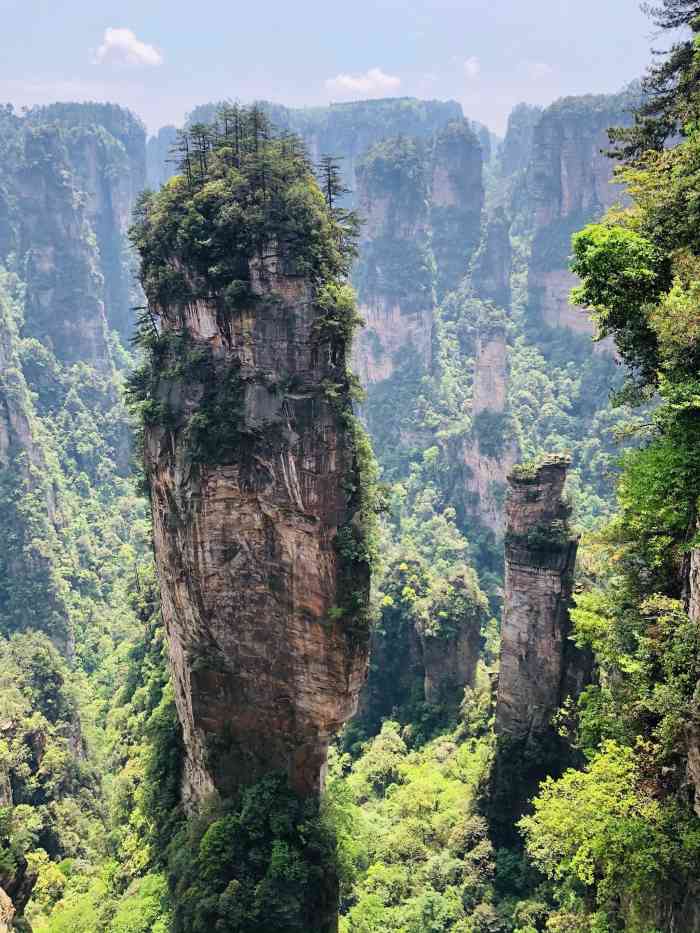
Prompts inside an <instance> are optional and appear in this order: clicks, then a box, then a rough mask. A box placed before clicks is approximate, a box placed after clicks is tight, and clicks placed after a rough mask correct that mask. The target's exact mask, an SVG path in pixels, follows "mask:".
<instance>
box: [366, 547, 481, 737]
mask: <svg viewBox="0 0 700 933" xmlns="http://www.w3.org/2000/svg"><path fill="white" fill-rule="evenodd" d="M382 589H383V591H384V595H385V597H387V598H385V599H384V600H383V603H382V607H381V618H380V620H379V624H378V625H377V626H376V627H375V629H374V631H373V633H372V650H371V665H370V675H369V679H368V683H367V689H366V690H365V692H364V694H363V702H362V710H361V713H360V716H361V718H362V720H363V721H364V722H365V723H366V724H367V725H368V726H369V728H370V729H374V728H376V727H378V725H379V724H380V723H381V721H382V720H383V719H386V718H387V717H392V716H399V718H401V717H402V715H405V711H406V710H407V709H409V708H410V707H411V704H415V702H416V700H417V699H418V698H420V699H422V700H423V701H424V702H425V703H428V704H430V705H431V706H433V707H434V708H436V709H440V710H442V711H443V713H447V714H448V715H454V714H456V712H457V710H458V708H459V704H460V703H461V701H462V699H463V697H464V689H465V687H471V686H473V685H474V681H475V677H476V669H477V665H478V662H479V657H480V654H481V649H482V646H483V645H482V631H483V627H484V625H485V623H486V622H487V620H488V615H489V613H488V602H487V600H486V597H485V596H484V594H483V593H482V592H481V591H480V589H479V586H478V582H477V578H476V575H475V574H474V573H473V571H470V570H467V569H466V568H456V569H455V570H454V571H452V572H450V573H448V574H446V575H445V576H444V577H443V578H440V579H439V580H433V581H432V582H430V581H429V578H428V575H426V573H425V567H424V565H422V564H421V562H420V561H419V560H417V559H416V558H410V557H407V558H405V559H401V560H399V561H398V563H397V564H395V565H392V566H391V567H390V568H389V570H388V572H387V575H386V579H385V580H384V581H383V583H382ZM402 710H403V713H402Z"/></svg>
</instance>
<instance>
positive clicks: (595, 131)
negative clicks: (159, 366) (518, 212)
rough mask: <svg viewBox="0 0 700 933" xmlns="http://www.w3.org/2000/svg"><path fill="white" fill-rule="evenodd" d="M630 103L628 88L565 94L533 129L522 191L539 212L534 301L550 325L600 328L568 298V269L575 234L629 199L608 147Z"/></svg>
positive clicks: (532, 281) (531, 207) (533, 257)
mask: <svg viewBox="0 0 700 933" xmlns="http://www.w3.org/2000/svg"><path fill="white" fill-rule="evenodd" d="M632 102H633V98H632V96H631V95H628V94H620V95H610V96H599V97H593V96H589V97H571V98H564V99H563V100H560V101H557V102H556V103H555V104H553V105H552V106H551V107H548V108H547V109H546V110H545V111H544V112H543V114H542V116H541V118H540V119H539V121H538V122H537V123H536V125H535V126H534V129H533V131H532V149H531V153H532V154H531V158H530V163H529V165H528V168H527V173H526V183H525V194H524V202H525V203H526V204H527V210H528V213H531V215H532V217H533V218H534V227H533V233H534V239H533V245H532V255H531V261H530V266H529V282H528V288H529V292H530V303H531V305H532V306H533V307H536V308H538V309H539V312H540V315H541V317H542V318H543V319H544V321H545V322H546V323H547V324H548V325H550V326H552V327H562V328H566V329H569V330H574V331H576V332H577V333H583V334H588V335H593V334H594V332H595V328H594V326H593V324H592V322H591V321H590V319H589V317H588V315H587V314H586V312H585V310H584V309H580V308H576V307H574V306H571V305H570V304H569V301H568V295H569V291H570V289H571V286H572V285H573V284H575V280H574V278H573V276H572V275H571V274H570V273H569V271H568V265H569V262H568V257H569V255H570V253H571V243H570V241H571V234H572V233H574V232H575V231H577V230H580V229H581V228H582V227H583V226H584V225H585V224H586V223H590V222H591V221H594V220H597V219H598V218H599V217H601V216H602V214H603V213H604V212H605V211H606V210H607V208H609V207H611V206H612V205H613V204H615V203H620V202H621V201H622V199H623V194H622V189H621V187H620V186H619V185H616V184H614V183H613V171H614V168H615V162H614V161H613V160H612V159H610V158H609V157H608V156H607V155H606V154H605V150H606V149H608V148H609V140H608V133H607V131H608V128H609V127H611V126H621V125H624V124H626V123H629V120H630V115H629V108H630V107H631V106H632ZM604 349H605V350H606V351H611V349H612V348H611V346H610V344H605V346H604Z"/></svg>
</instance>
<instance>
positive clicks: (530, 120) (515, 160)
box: [500, 104, 542, 176]
mask: <svg viewBox="0 0 700 933" xmlns="http://www.w3.org/2000/svg"><path fill="white" fill-rule="evenodd" d="M541 117H542V108H541V107H534V106H532V105H531V104H518V105H517V107H515V108H514V109H513V111H512V112H511V114H510V116H509V117H508V127H507V129H506V135H505V138H504V140H503V145H502V146H501V151H500V163H501V173H502V174H503V175H505V176H511V175H515V174H517V173H518V172H522V171H524V170H525V169H526V168H527V166H528V165H529V163H530V159H531V156H532V144H533V139H534V135H535V127H536V126H537V124H538V123H539V121H540V119H541Z"/></svg>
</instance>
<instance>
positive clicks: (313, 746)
mask: <svg viewBox="0 0 700 933" xmlns="http://www.w3.org/2000/svg"><path fill="white" fill-rule="evenodd" d="M160 311H161V320H162V326H163V328H164V330H165V332H169V333H172V334H173V335H175V334H184V335H186V336H187V338H188V343H189V346H190V347H191V350H190V352H191V353H193V352H194V353H197V352H200V353H202V354H205V355H206V359H207V360H208V366H209V367H210V371H209V374H208V375H207V376H205V377H200V378H197V379H190V380H186V379H183V378H177V377H168V376H164V377H163V378H162V380H161V383H160V389H159V392H160V394H161V397H162V398H163V399H164V400H167V402H168V404H169V406H170V410H171V413H172V417H173V418H174V425H173V427H172V428H171V427H164V426H162V427H156V426H151V427H149V428H148V429H147V432H146V443H145V453H146V469H147V474H148V479H149V484H150V490H151V500H152V506H153V520H154V537H155V553H156V561H157V566H158V571H159V577H160V581H161V592H162V597H163V616H164V619H165V623H166V627H167V631H168V635H169V644H170V656H171V663H172V671H173V680H174V685H175V692H176V699H177V707H178V712H179V715H180V720H181V722H182V726H183V731H184V742H185V748H186V751H187V761H186V777H185V797H186V799H189V800H190V801H193V802H200V801H201V800H202V799H203V798H204V797H205V796H206V794H207V793H209V792H210V791H212V790H214V789H216V790H217V791H219V792H220V793H221V794H223V795H226V794H230V793H232V792H234V791H235V790H236V789H237V788H238V786H240V785H242V784H247V783H251V782H252V781H254V780H256V779H258V778H259V777H261V776H263V775H264V774H266V773H269V772H271V771H282V772H284V773H286V774H287V775H288V777H289V780H290V783H291V785H292V786H293V787H294V788H295V789H296V790H297V791H299V792H300V793H304V794H310V793H314V792H316V791H318V789H319V787H320V785H321V781H322V772H323V768H324V764H325V759H326V751H327V748H328V744H329V742H330V740H331V738H332V737H333V735H334V734H335V733H336V732H337V731H338V729H339V728H340V727H341V726H342V724H343V723H344V722H345V721H346V720H347V719H348V718H349V717H350V716H351V715H352V714H353V713H354V711H355V708H356V704H357V698H358V695H359V691H360V688H361V686H362V684H363V682H364V679H365V675H366V666H367V637H366V634H365V633H364V632H363V631H362V630H361V629H360V630H358V629H357V628H353V627H352V625H351V623H350V621H349V620H348V619H347V618H346V617H343V616H342V614H341V613H340V611H339V609H338V606H339V604H342V601H343V598H344V596H345V595H346V594H344V593H343V588H344V587H347V585H348V581H347V580H346V579H345V576H344V569H343V558H342V557H341V555H340V554H339V552H338V543H339V541H338V536H339V534H340V533H341V531H342V530H343V528H344V527H346V526H347V525H348V524H349V523H351V522H352V521H353V518H354V514H355V508H354V503H353V497H352V494H349V493H348V486H349V485H351V484H352V483H353V482H356V481H357V464H356V454H355V451H354V447H353V442H352V437H351V436H350V434H349V432H348V430H347V428H346V427H345V425H344V423H343V421H342V419H341V418H340V417H339V416H338V413H337V412H336V411H335V410H334V407H333V405H332V404H331V402H330V401H329V400H328V398H327V397H326V396H325V394H324V387H323V383H324V380H326V379H328V378H331V377H332V375H333V369H334V367H333V365H332V361H331V358H330V354H329V352H328V348H327V347H324V346H323V345H319V342H318V337H317V334H316V324H317V322H318V319H319V317H320V314H321V312H320V310H319V308H318V306H317V305H316V304H315V303H314V298H313V292H312V290H311V288H310V287H309V286H308V284H307V283H305V282H299V281H298V280H295V279H292V278H286V277H284V276H276V277H274V279H273V280H272V281H270V282H269V283H266V284H265V285H264V286H263V285H261V286H260V295H259V298H258V301H257V302H256V304H255V306H254V307H247V308H243V309H241V310H240V311H239V312H238V313H236V314H234V315H233V316H232V317H231V318H230V320H227V321H226V322H224V321H222V320H221V318H220V317H219V316H218V315H217V311H216V308H215V307H214V306H213V305H207V304H206V303H202V302H200V303H198V304H197V305H196V306H187V307H184V308H176V307H164V308H161V309H160ZM209 380H215V381H216V382H217V383H218V384H219V385H228V386H231V387H235V388H233V392H234V393H235V400H234V398H231V404H234V405H235V406H236V412H237V415H238V417H239V419H240V421H239V423H238V425H237V429H236V431H237V440H236V444H235V446H234V447H232V448H231V449H230V450H227V451H226V452H225V454H224V455H222V456H221V457H220V458H218V459H216V458H215V459H214V460H213V461H212V460H210V459H209V458H208V457H205V458H204V459H203V460H202V461H201V462H198V463H193V459H192V451H191V449H190V444H189V436H188V429H187V425H188V423H189V424H190V425H191V423H192V420H193V419H196V418H197V417H198V416H200V417H201V416H202V415H203V403H206V399H207V394H208V392H209V391H210V390H211V385H210V384H209V385H208V381H209ZM207 430H208V431H211V432H212V434H213V435H214V437H213V438H208V440H215V439H216V433H217V432H218V431H220V430H222V428H221V426H220V425H217V424H216V423H212V424H210V425H209V426H208V429H207ZM363 568H364V569H363ZM352 586H353V587H354V588H355V590H357V591H359V594H360V597H361V599H362V600H365V599H366V597H367V590H368V586H369V574H368V570H367V567H366V565H360V566H358V567H355V568H353V581H352Z"/></svg>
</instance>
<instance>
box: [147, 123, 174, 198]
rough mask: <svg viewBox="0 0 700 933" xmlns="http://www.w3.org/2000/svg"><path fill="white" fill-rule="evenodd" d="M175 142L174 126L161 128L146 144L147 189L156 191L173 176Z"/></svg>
mask: <svg viewBox="0 0 700 933" xmlns="http://www.w3.org/2000/svg"><path fill="white" fill-rule="evenodd" d="M176 141H177V127H176V126H162V127H161V128H160V129H159V130H158V132H157V133H156V135H155V136H149V138H148V142H147V144H146V178H147V181H148V187H149V188H150V189H151V190H152V191H157V190H158V188H160V186H161V185H164V184H165V182H166V181H167V180H168V179H169V178H171V177H172V176H173V175H174V174H175V164H174V162H173V147H174V146H175V143H176Z"/></svg>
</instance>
